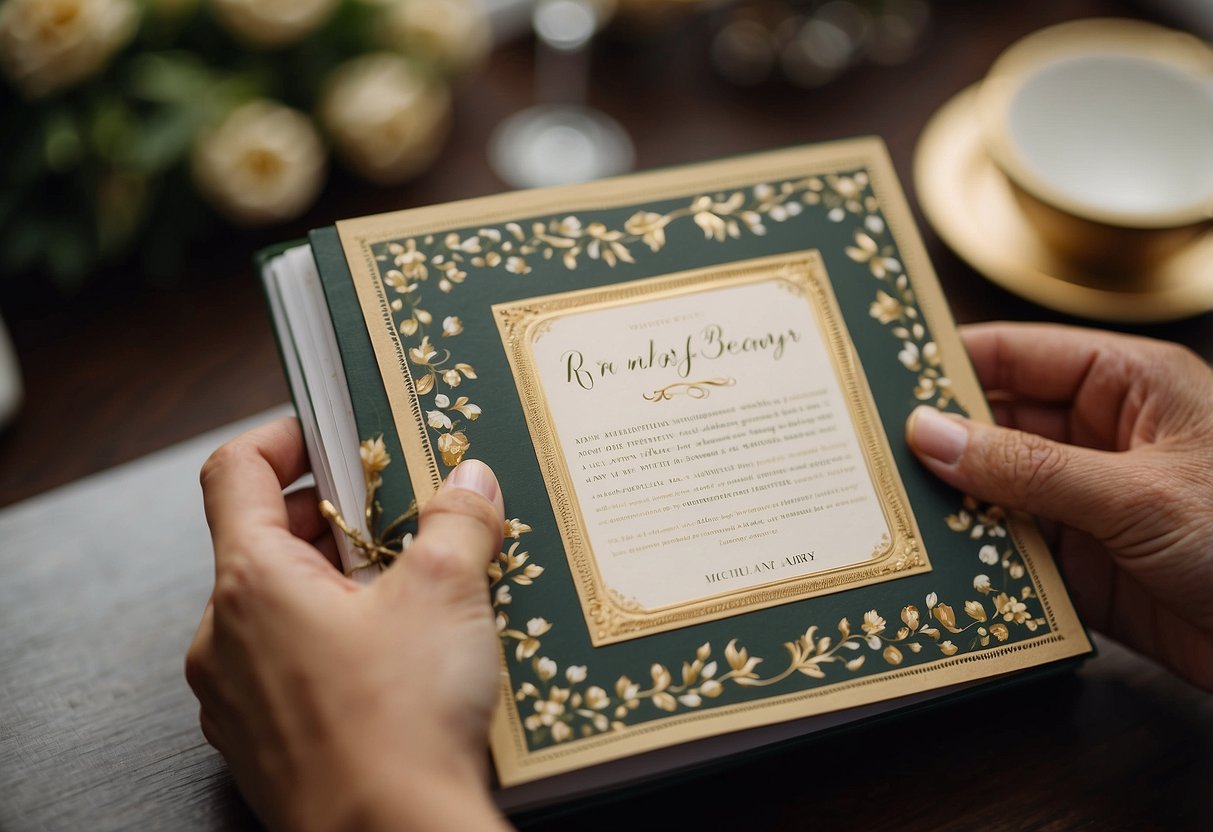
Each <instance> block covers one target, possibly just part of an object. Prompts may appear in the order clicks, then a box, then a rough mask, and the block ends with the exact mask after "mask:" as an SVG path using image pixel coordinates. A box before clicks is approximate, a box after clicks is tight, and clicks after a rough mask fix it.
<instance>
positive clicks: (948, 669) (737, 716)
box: [489, 630, 1091, 787]
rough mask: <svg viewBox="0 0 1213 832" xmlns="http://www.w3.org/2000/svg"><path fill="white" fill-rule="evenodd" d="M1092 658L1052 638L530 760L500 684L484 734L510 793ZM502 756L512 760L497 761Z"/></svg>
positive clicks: (604, 738) (699, 714) (648, 725)
mask: <svg viewBox="0 0 1213 832" xmlns="http://www.w3.org/2000/svg"><path fill="white" fill-rule="evenodd" d="M1090 651H1091V645H1090V643H1089V642H1088V641H1087V638H1086V636H1085V634H1083V633H1082V632H1081V630H1079V631H1078V633H1077V635H1076V636H1072V637H1070V638H1066V637H1064V636H1061V635H1058V634H1054V633H1050V634H1048V635H1044V636H1040V637H1039V638H1035V639H1031V640H1027V641H1019V642H1014V643H1010V644H1007V645H1005V646H1003V647H994V648H990V649H986V650H982V651H979V652H973V653H966V654H964V655H957V656H953V657H951V658H945V659H940V660H937V661H935V662H933V663H930V664H926V665H914V666H911V667H905V668H901V669H898V670H891V671H887V672H885V673H882V674H876V675H868V676H861V677H858V678H853V679H848V680H846V681H843V682H836V683H834V684H832V685H828V686H823V687H814V688H810V689H808V690H803V691H796V692H793V693H786V694H781V695H779V696H773V697H769V698H766V699H759V700H755V701H750V702H739V703H737V704H734V705H723V706H720V707H718V708H714V709H712V710H708V711H688V712H684V713H680V714H675V715H673V716H669V717H665V718H663V719H660V720H654V721H651V722H645V723H641V724H639V725H636V726H631V727H627V728H624V729H622V730H617V731H612V732H608V733H604V734H597V735H594V736H592V737H588V738H585V739H582V740H579V741H577V742H574V743H567V744H562V745H551V746H546V747H544V748H543V749H541V750H539V751H535V752H528V751H527V749H526V740H525V734H524V733H523V731H522V724H521V721H520V720H518V721H516V720H517V708H516V707H515V704H514V697H513V693H512V691H510V689H509V680H508V679H503V682H502V687H501V699H502V700H504V701H505V702H507V703H508V705H506V706H505V707H506V708H507V709H508V710H503V708H502V707H501V706H500V704H499V707H498V709H497V711H496V712H495V713H494V716H493V721H492V724H491V725H490V728H489V740H490V744H491V746H492V749H493V759H494V762H495V763H496V766H497V776H498V782H499V783H500V784H501V785H502V786H503V787H509V786H516V785H521V784H523V783H529V782H532V781H534V780H540V779H543V778H544V777H550V776H553V775H557V774H563V773H565V772H567V771H571V770H573V769H578V768H585V767H588V766H590V765H599V764H602V763H608V762H611V761H613V760H619V759H622V758H624V757H630V756H633V755H635V754H642V753H644V752H646V751H655V750H657V749H661V748H666V747H668V746H672V745H678V744H679V743H684V742H690V741H693V740H698V739H703V738H705V737H711V736H717V735H720V734H726V733H732V732H734V731H744V730H746V729H748V728H758V727H761V726H764V725H774V724H776V723H780V722H788V721H790V720H793V719H804V718H806V717H813V716H821V715H822V714H827V713H831V712H833V711H837V710H842V709H844V708H855V707H859V706H862V705H870V704H873V703H877V702H883V701H885V700H888V699H892V698H895V697H897V696H902V695H908V694H912V693H920V692H923V691H927V690H935V689H937V688H944V687H948V686H951V685H961V684H966V683H969V682H974V681H978V680H981V679H986V678H990V677H992V676H998V675H1001V674H1003V673H1006V672H1007V671H1008V670H1010V669H1016V668H1024V667H1031V666H1035V665H1040V664H1045V663H1047V662H1051V661H1057V660H1061V659H1066V658H1072V657H1074V656H1078V655H1082V654H1084V653H1089V652H1090ZM890 691H898V692H897V693H891V692H890ZM506 750H511V751H513V752H514V753H513V754H506V753H503V752H504V751H506Z"/></svg>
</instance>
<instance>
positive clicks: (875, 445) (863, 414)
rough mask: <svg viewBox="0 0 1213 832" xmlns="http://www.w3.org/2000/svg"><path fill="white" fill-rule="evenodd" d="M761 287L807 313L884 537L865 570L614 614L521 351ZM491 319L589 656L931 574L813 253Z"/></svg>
mask: <svg viewBox="0 0 1213 832" xmlns="http://www.w3.org/2000/svg"><path fill="white" fill-rule="evenodd" d="M768 282H778V283H782V284H784V285H785V286H786V287H787V288H788V289H789V290H790V291H791V292H792V293H794V294H796V295H797V296H799V297H801V298H803V299H804V301H805V302H806V304H807V305H808V310H807V312H808V313H809V314H810V315H811V316H812V317H813V318H814V319H815V321H816V324H817V330H818V334H819V337H821V338H822V339H823V341H824V346H825V347H826V349H827V352H828V353H829V355H830V360H831V364H832V367H833V370H834V373H835V377H836V379H837V381H838V386H839V389H840V391H841V392H842V393H843V395H844V396H845V398H846V403H847V409H848V411H849V413H850V419H851V427H852V429H853V430H854V431H855V434H856V438H857V439H858V440H859V443H860V445H861V448H862V452H863V456H864V462H865V466H866V469H867V473H868V477H869V480H870V481H871V484H872V487H873V490H874V491H875V492H876V495H877V498H878V499H879V500H880V508H881V511H882V513H883V514H884V517H885V522H886V524H887V526H888V529H889V533H890V535H891V537H890V539H888V540H887V541H886V543H885V544H884V545H883V546H881V547H880V548H878V549H877V550H876V551H875V552H874V553H873V555H872V558H871V559H870V560H867V561H864V562H861V563H854V564H848V565H846V566H840V567H835V568H833V569H828V570H823V571H820V572H814V573H811V574H808V575H794V576H790V577H787V578H781V579H779V580H775V581H768V582H766V583H763V584H760V585H757V586H751V587H745V588H741V589H737V590H732V591H729V592H721V593H715V594H712V595H709V596H705V597H701V598H697V599H694V600H688V601H683V602H680V603H677V604H669V605H665V606H661V607H655V608H637V607H636V606H634V605H632V604H627V603H624V602H623V601H622V599H621V598H620V597H619V595H618V593H616V592H614V591H613V590H612V589H611V587H609V586H607V584H606V581H605V580H604V578H603V576H602V573H601V571H600V569H599V565H598V559H597V557H596V556H595V555H594V552H593V548H592V546H591V545H590V541H589V540H588V539H587V538H586V536H585V535H584V534H583V532H582V530H583V529H585V528H586V523H585V518H584V516H583V514H582V511H581V506H580V504H579V503H578V501H577V499H576V496H575V494H576V489H575V487H574V485H573V479H572V475H571V474H570V473H569V469H568V464H567V460H566V459H565V455H564V449H563V448H562V447H561V445H560V442H559V440H558V439H557V431H556V425H555V417H554V416H553V414H552V412H551V408H550V407H549V405H548V403H547V397H546V395H545V394H544V391H543V383H542V380H541V379H540V376H539V372H538V370H537V369H536V367H535V359H534V353H533V351H532V349H531V345H532V344H533V342H534V340H535V338H536V337H537V336H538V335H539V334H541V333H542V332H543V330H544V328H545V327H546V326H547V325H548V324H550V323H551V322H552V321H554V320H556V319H558V318H562V317H566V316H569V315H576V314H582V313H587V312H593V311H597V310H600V309H607V308H615V307H620V306H629V305H632V304H637V303H646V302H650V301H656V300H663V299H667V298H672V297H682V296H686V295H690V294H694V293H697V292H708V291H713V290H717V289H723V288H727V287H734V286H744V285H751V284H757V283H768ZM493 315H494V317H495V318H496V320H497V327H498V331H499V333H500V335H501V341H502V345H503V347H504V348H505V352H506V355H507V357H508V358H509V362H510V369H511V370H512V372H513V375H514V380H515V384H517V385H518V392H519V396H520V398H521V400H522V403H523V409H524V411H525V413H526V419H527V426H528V428H529V429H530V432H531V441H532V442H533V444H534V446H535V454H536V457H537V458H538V459H539V461H540V465H541V468H542V470H543V477H544V481H545V483H546V484H547V489H548V496H549V497H550V498H551V502H552V506H553V507H554V508H555V509H556V512H555V513H556V517H557V522H558V525H559V528H560V535H561V538H562V540H563V541H564V549H565V554H566V556H567V557H568V561H569V568H570V571H571V572H572V575H573V578H574V584H575V585H576V587H577V595H578V598H579V599H580V601H581V608H582V613H583V614H584V616H585V621H586V627H587V629H588V631H589V635H590V641H591V642H592V643H593V644H594V646H595V647H598V646H601V645H604V644H612V643H615V642H620V641H626V640H629V639H633V638H639V637H641V636H645V635H650V634H652V633H659V632H665V631H667V630H674V629H678V628H680V627H689V626H691V625H694V624H699V623H704V622H708V621H716V620H719V619H722V618H727V617H730V616H733V615H739V614H741V613H743V612H749V611H752V610H759V609H765V608H767V607H772V606H776V605H779V604H786V603H790V602H792V601H799V600H802V599H804V598H812V597H814V596H818V595H825V594H828V593H832V592H838V591H841V590H844V589H851V588H855V587H861V586H868V585H871V584H874V583H880V582H883V581H887V580H891V579H893V578H899V577H905V576H908V575H914V574H919V573H921V572H928V571H930V569H931V566H930V563H929V562H928V559H927V556H926V552H925V551H923V549H922V544H921V536H920V534H919V530H918V527H917V524H916V521H915V518H914V515H913V513H912V512H911V511H910V507H909V495H907V494H906V491H905V485H904V484H903V483H902V481H901V477H900V476H899V475H898V474H897V469H896V466H895V465H894V464H893V458H892V457H893V453H892V449H891V448H890V447H889V442H888V437H887V436H886V435H885V432H884V427H883V425H882V424H880V422H879V420H878V419H876V418H875V413H876V403H875V401H874V400H873V398H872V391H871V388H870V387H869V386H868V383H867V376H866V374H865V373H864V372H863V368H862V365H861V364H860V361H859V356H858V354H857V352H856V350H855V346H854V344H853V343H852V341H851V337H850V333H849V332H848V331H847V329H846V324H845V322H844V321H843V318H842V310H841V309H840V308H839V306H838V300H837V298H836V297H835V295H834V291H833V287H832V286H831V284H830V278H829V275H828V274H826V270H825V265H824V263H823V262H822V259H821V255H820V253H819V252H817V251H800V252H791V253H787V254H779V255H774V256H768V257H760V258H756V259H751V260H744V261H739V262H734V263H729V264H726V265H723V266H709V267H706V268H700V269H692V270H688V271H683V272H676V273H674V274H669V275H662V276H659V277H652V278H647V279H644V280H637V281H632V282H628V283H616V284H611V285H608V286H597V287H593V288H590V289H582V290H578V291H573V292H562V293H559V294H553V295H545V296H543V297H535V298H527V299H524V300H518V301H511V302H509V303H501V304H494V306H493Z"/></svg>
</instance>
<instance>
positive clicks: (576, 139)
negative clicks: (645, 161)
mask: <svg viewBox="0 0 1213 832" xmlns="http://www.w3.org/2000/svg"><path fill="white" fill-rule="evenodd" d="M598 8H599V4H598V3H597V2H595V1H594V0H539V2H538V3H537V4H536V5H535V11H534V16H533V18H532V23H533V26H534V28H535V35H536V38H537V39H538V41H539V44H538V47H537V52H536V56H535V76H536V77H535V87H536V90H535V92H536V95H535V97H536V99H537V100H538V102H539V103H538V104H536V105H535V106H534V107H530V108H528V109H526V110H522V111H521V112H518V113H515V114H514V115H512V116H510V117H509V118H508V119H506V120H505V121H504V122H502V124H501V125H500V126H499V127H498V128H497V130H496V131H495V132H494V134H493V137H492V139H491V140H490V142H489V161H490V163H491V164H492V166H493V169H494V170H495V171H496V172H497V175H498V176H500V177H501V178H502V179H503V180H505V181H506V182H507V183H509V184H510V185H513V186H514V187H517V188H535V187H542V186H546V185H565V184H570V183H573V182H588V181H589V180H591V179H599V178H602V177H604V176H614V175H616V174H619V173H624V172H626V171H628V170H630V169H631V167H632V162H633V159H634V152H633V149H632V142H631V139H629V138H628V135H627V133H626V132H625V131H624V129H623V128H622V127H621V126H620V125H619V123H618V122H616V121H615V120H614V119H612V118H611V117H610V116H608V115H606V114H605V113H602V112H599V111H598V110H595V109H593V108H591V107H588V106H586V104H585V100H586V93H587V89H586V88H587V85H588V74H589V54H588V48H587V47H588V46H589V44H590V40H591V39H592V38H593V37H594V33H595V32H596V31H597V30H598V26H599V23H600V19H599V12H598Z"/></svg>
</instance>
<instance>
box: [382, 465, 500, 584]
mask: <svg viewBox="0 0 1213 832" xmlns="http://www.w3.org/2000/svg"><path fill="white" fill-rule="evenodd" d="M504 528H505V510H504V507H503V503H502V498H501V488H500V487H499V486H498V484H497V478H496V476H494V475H493V472H492V470H491V469H490V468H489V467H488V466H487V465H485V464H484V463H483V462H480V461H478V460H474V459H470V460H466V461H464V462H462V463H460V464H459V465H458V466H457V467H456V468H455V470H453V471H451V473H450V475H449V476H448V477H447V479H446V482H445V483H443V485H442V488H440V489H439V490H438V493H437V494H436V495H435V496H434V497H433V499H431V500H430V501H429V502H428V503H426V505H425V507H424V508H423V509H422V511H421V517H420V518H419V519H418V525H417V536H416V538H415V539H414V540H413V544H412V546H410V547H409V549H408V552H407V556H406V557H405V558H404V560H403V567H404V568H400V567H399V566H398V567H396V568H394V569H390V570H388V574H387V575H386V576H385V577H384V579H382V580H380V581H379V582H378V583H379V584H386V585H388V587H389V588H390V587H391V586H392V585H393V584H399V582H401V581H405V582H407V581H421V582H422V584H423V585H425V586H427V587H433V588H434V589H436V590H438V591H445V592H448V593H450V594H451V597H462V596H467V595H468V594H469V593H475V594H479V595H484V581H485V568H486V567H487V565H488V563H489V561H490V560H492V558H493V557H494V556H496V554H497V553H498V552H499V551H500V549H501V539H502V533H503V531H504Z"/></svg>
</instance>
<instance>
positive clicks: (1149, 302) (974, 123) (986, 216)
mask: <svg viewBox="0 0 1213 832" xmlns="http://www.w3.org/2000/svg"><path fill="white" fill-rule="evenodd" d="M977 108H978V104H977V86H976V85H975V86H973V87H969V88H968V89H967V90H965V91H964V92H962V93H960V94H959V95H957V96H956V97H955V98H953V99H952V100H951V101H949V102H948V103H947V104H945V105H944V106H943V107H942V108H941V109H940V110H939V112H938V113H936V114H935V115H934V116H933V117H932V118H931V121H930V122H929V123H928V124H927V127H926V129H925V130H923V133H922V136H921V137H920V138H919V140H918V148H917V150H916V151H915V154H914V182H915V186H916V188H917V191H918V200H919V203H920V204H921V205H922V210H923V213H924V214H926V217H927V220H928V221H929V222H930V223H931V225H932V226H933V227H934V228H935V230H936V232H938V234H939V236H940V237H942V238H943V240H944V242H946V243H947V244H948V245H949V246H951V248H952V249H953V250H954V251H955V252H956V253H957V254H958V255H960V257H962V258H963V259H964V260H965V261H967V262H968V263H969V265H971V266H972V267H973V268H975V269H976V270H977V271H979V272H981V273H982V274H983V275H985V276H986V277H987V278H989V279H990V280H992V281H993V282H995V283H997V284H998V285H999V286H1002V287H1003V288H1004V289H1006V290H1008V291H1010V292H1013V293H1015V294H1017V295H1019V296H1021V297H1024V298H1027V299H1028V300H1030V301H1033V302H1034V303H1038V304H1040V305H1041V306H1046V307H1048V308H1050V309H1055V310H1057V311H1059V312H1066V313H1069V314H1071V315H1078V316H1081V317H1086V318H1092V319H1094V320H1101V321H1119V322H1124V323H1130V322H1132V323H1157V322H1161V321H1173V320H1178V319H1179V318H1186V317H1189V316H1191V315H1197V314H1199V313H1201V312H1207V311H1209V310H1211V309H1213V230H1211V231H1206V232H1205V233H1203V234H1201V235H1200V236H1199V237H1196V238H1195V239H1194V240H1193V242H1191V243H1189V244H1188V245H1186V246H1185V247H1183V248H1181V249H1179V250H1178V251H1175V252H1174V253H1172V254H1171V255H1169V256H1167V257H1165V258H1162V259H1159V260H1158V261H1157V262H1155V263H1152V264H1149V265H1147V266H1145V267H1143V268H1141V269H1138V270H1134V271H1135V273H1132V274H1130V273H1125V274H1102V273H1096V272H1095V271H1093V270H1092V269H1090V268H1087V267H1084V266H1082V265H1079V264H1075V263H1073V262H1071V261H1069V260H1066V259H1064V258H1063V257H1061V256H1060V255H1059V254H1057V253H1056V251H1054V250H1053V249H1051V248H1050V247H1049V246H1048V245H1047V244H1046V243H1045V241H1044V239H1043V238H1042V236H1041V235H1040V233H1039V232H1038V231H1037V230H1036V228H1034V227H1033V225H1032V223H1031V221H1030V220H1029V219H1028V218H1027V217H1026V216H1025V215H1024V214H1023V211H1022V209H1021V207H1020V204H1019V202H1018V200H1017V199H1016V196H1015V193H1014V191H1013V189H1012V185H1011V183H1010V182H1009V181H1008V180H1007V178H1006V176H1005V175H1004V174H1003V173H1002V171H1000V170H999V169H998V167H997V166H996V165H995V164H994V162H993V160H992V159H991V158H990V156H989V155H988V154H987V153H986V149H985V143H984V140H983V136H982V126H981V120H980V118H979V114H978V109H977Z"/></svg>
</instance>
